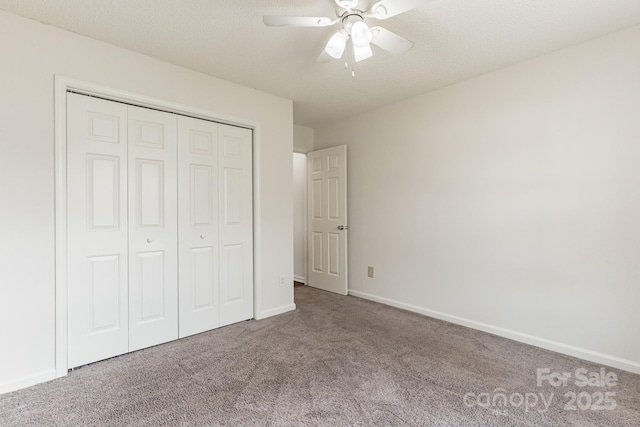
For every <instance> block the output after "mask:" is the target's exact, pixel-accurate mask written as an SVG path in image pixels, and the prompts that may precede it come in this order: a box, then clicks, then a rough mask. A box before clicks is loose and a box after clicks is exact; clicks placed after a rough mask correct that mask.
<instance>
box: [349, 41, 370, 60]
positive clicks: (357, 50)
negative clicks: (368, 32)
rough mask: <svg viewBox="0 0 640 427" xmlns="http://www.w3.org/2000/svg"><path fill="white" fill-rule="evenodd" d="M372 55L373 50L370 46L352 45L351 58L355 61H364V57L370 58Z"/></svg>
mask: <svg viewBox="0 0 640 427" xmlns="http://www.w3.org/2000/svg"><path fill="white" fill-rule="evenodd" d="M372 56H373V51H372V50H371V46H369V45H366V46H364V47H358V46H353V58H354V59H355V60H356V62H360V61H364V60H365V59H367V58H371V57H372Z"/></svg>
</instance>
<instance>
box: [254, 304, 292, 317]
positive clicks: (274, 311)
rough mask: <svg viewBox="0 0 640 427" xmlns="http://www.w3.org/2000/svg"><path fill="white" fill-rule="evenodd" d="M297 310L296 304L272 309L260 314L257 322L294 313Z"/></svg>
mask: <svg viewBox="0 0 640 427" xmlns="http://www.w3.org/2000/svg"><path fill="white" fill-rule="evenodd" d="M295 309H296V305H295V304H288V305H283V306H282V307H277V308H272V309H271V310H266V311H263V312H261V313H260V315H259V316H258V317H256V320H262V319H266V318H267V317H271V316H277V315H278V314H282V313H286V312H287V311H293V310H295Z"/></svg>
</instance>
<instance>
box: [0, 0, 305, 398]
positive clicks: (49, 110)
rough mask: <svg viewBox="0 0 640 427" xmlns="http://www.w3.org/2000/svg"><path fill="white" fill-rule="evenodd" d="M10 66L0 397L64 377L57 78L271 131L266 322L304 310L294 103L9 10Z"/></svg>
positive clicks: (3, 159) (263, 195)
mask: <svg viewBox="0 0 640 427" xmlns="http://www.w3.org/2000/svg"><path fill="white" fill-rule="evenodd" d="M0 57H1V58H2V60H1V61H0V183H1V184H0V337H1V339H2V342H1V343H0V347H1V350H0V392H3V391H7V390H11V389H14V388H18V387H21V386H25V385H28V384H31V383H35V382H38V381H42V380H46V379H49V378H52V376H53V375H54V371H53V369H54V350H55V349H54V338H55V337H54V326H55V325H54V309H55V305H54V291H55V289H54V180H53V178H54V161H53V160H54V154H53V147H54V115H53V111H54V75H56V74H60V75H63V76H66V77H72V78H75V79H79V80H84V81H88V82H92V83H97V84H101V85H104V86H108V87H112V88H115V89H120V90H123V91H128V92H133V93H136V94H140V95H146V96H150V97H153V98H158V99H163V100H166V101H170V102H174V103H178V104H184V105H189V106H192V107H196V108H201V109H204V110H209V111H213V112H218V113H221V114H224V115H229V116H235V117H241V118H245V119H248V120H251V121H254V122H259V124H260V134H259V135H257V137H258V141H259V143H258V145H257V146H256V151H255V156H254V157H255V159H254V161H255V162H256V163H257V171H258V178H259V179H258V181H259V186H258V188H255V191H257V192H258V194H259V196H258V197H259V207H258V209H259V213H258V215H257V216H256V218H255V222H256V226H257V228H256V230H257V233H256V236H255V237H256V239H255V244H256V247H255V253H256V255H257V256H258V257H259V259H260V260H261V261H260V262H259V263H258V265H256V266H255V267H256V286H257V294H258V295H259V296H260V297H259V299H258V300H257V301H256V304H257V307H258V309H259V313H258V316H259V317H266V316H269V315H273V314H277V313H279V312H282V311H287V310H290V309H293V308H295V306H294V305H293V288H292V287H291V286H286V287H280V286H279V277H280V275H281V274H284V275H285V276H286V277H288V278H289V279H291V278H292V275H293V261H292V253H293V219H292V212H291V200H292V198H293V192H292V185H291V176H292V173H293V170H292V164H291V152H292V149H293V115H292V102H291V101H289V100H285V99H281V98H277V97H274V96H272V95H268V94H265V93H262V92H258V91H255V90H253V89H249V88H245V87H241V86H238V85H235V84H232V83H229V82H225V81H222V80H219V79H216V78H213V77H210V76H206V75H204V74H200V73H196V72H194V71H190V70H187V69H184V68H180V67H177V66H174V65H170V64H167V63H164V62H161V61H158V60H155V59H152V58H149V57H146V56H143V55H140V54H137V53H134V52H131V51H127V50H123V49H120V48H116V47H113V46H110V45H107V44H104V43H101V42H97V41H95V40H91V39H88V38H85V37H81V36H78V35H76V34H73V33H70V32H65V31H62V30H58V29H55V28H53V27H49V26H45V25H42V24H39V23H37V22H35V21H30V20H26V19H23V18H20V17H17V16H14V15H11V14H7V13H5V12H0ZM289 281H290V280H289Z"/></svg>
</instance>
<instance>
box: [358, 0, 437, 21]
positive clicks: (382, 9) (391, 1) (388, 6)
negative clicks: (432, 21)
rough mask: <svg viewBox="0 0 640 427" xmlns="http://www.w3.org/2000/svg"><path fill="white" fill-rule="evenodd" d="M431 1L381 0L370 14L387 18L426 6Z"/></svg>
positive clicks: (378, 17)
mask: <svg viewBox="0 0 640 427" xmlns="http://www.w3.org/2000/svg"><path fill="white" fill-rule="evenodd" d="M429 1H431V0H380V1H379V2H377V3H376V4H374V5H373V6H372V7H371V14H370V15H368V16H371V17H372V18H376V19H387V18H391V17H392V16H396V15H400V14H401V13H404V12H407V11H409V10H411V9H416V8H418V7H420V6H424V5H425V4H427V3H429Z"/></svg>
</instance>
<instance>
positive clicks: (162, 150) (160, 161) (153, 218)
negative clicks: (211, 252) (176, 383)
mask: <svg viewBox="0 0 640 427" xmlns="http://www.w3.org/2000/svg"><path fill="white" fill-rule="evenodd" d="M128 112H129V120H128V129H129V156H128V163H129V174H128V181H129V351H134V350H139V349H141V348H145V347H149V346H152V345H156V344H160V343H164V342H167V341H171V340H175V339H177V338H178V218H177V214H178V212H177V210H178V203H177V202H178V201H177V197H178V194H177V171H176V150H177V134H176V132H177V129H176V116H175V115H174V114H170V113H164V112H161V111H155V110H150V109H147V108H139V107H132V106H129V107H128Z"/></svg>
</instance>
